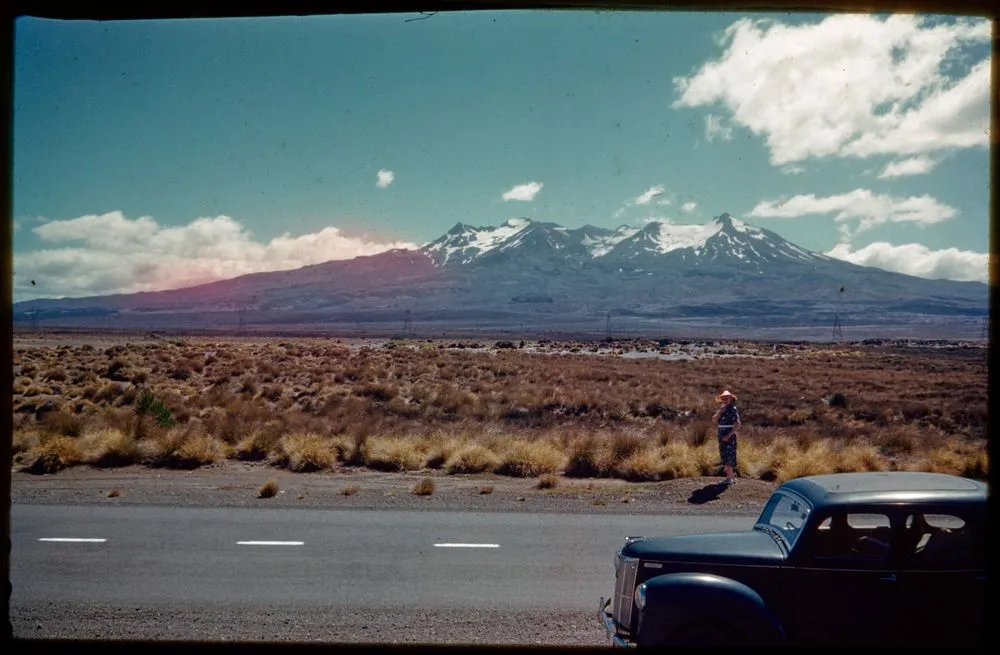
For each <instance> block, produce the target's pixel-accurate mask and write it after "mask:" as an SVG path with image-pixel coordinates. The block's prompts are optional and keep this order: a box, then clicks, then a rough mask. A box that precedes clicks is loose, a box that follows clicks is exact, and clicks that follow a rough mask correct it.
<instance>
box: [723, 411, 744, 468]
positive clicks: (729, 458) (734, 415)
mask: <svg viewBox="0 0 1000 655" xmlns="http://www.w3.org/2000/svg"><path fill="white" fill-rule="evenodd" d="M739 420H740V410H738V409H736V404H735V403H729V404H728V405H726V406H725V407H723V408H722V413H721V414H719V457H721V458H722V465H723V466H736V435H735V434H733V438H732V439H730V440H729V441H723V440H722V438H723V437H724V436H726V435H727V434H729V431H730V430H732V429H733V428H734V427H735V426H736V422H737V421H739Z"/></svg>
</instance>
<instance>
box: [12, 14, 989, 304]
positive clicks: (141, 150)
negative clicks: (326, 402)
mask: <svg viewBox="0 0 1000 655" xmlns="http://www.w3.org/2000/svg"><path fill="white" fill-rule="evenodd" d="M14 46H15V54H14V101H13V110H14V112H13V128H14V129H13V138H14V144H13V216H14V224H13V230H14V232H13V264H14V300H15V301H19V300H25V299H29V298H37V297H69V296H93V295H104V294H110V293H131V292H137V291H152V290H160V289H167V288H178V287H184V286H190V285H193V284H198V283H203V282H208V281H212V280H217V279H223V278H231V277H235V276H238V275H242V274H246V273H252V272H259V271H270V270H279V269H290V268H297V267H300V266H305V265H309V264H315V263H319V262H323V261H329V260H333V259H347V258H351V257H355V256H359V255H371V254H376V253H378V252H382V251H384V250H388V249H391V248H415V247H419V246H421V245H423V244H425V243H427V242H429V241H431V240H433V239H435V238H437V237H439V236H441V235H442V234H444V233H445V232H446V231H447V230H448V229H450V228H451V227H452V226H454V225H455V224H456V223H458V222H462V223H465V224H469V225H475V226H489V225H499V224H501V223H503V222H504V221H506V220H508V219H509V218H512V217H527V218H531V219H533V220H537V221H551V222H555V223H558V224H560V225H563V226H565V227H567V228H575V227H581V226H583V225H587V224H590V225H594V226H599V227H606V228H615V227H618V226H621V225H636V226H639V225H642V224H643V223H645V222H646V221H649V220H661V221H670V222H673V223H678V224H701V223H705V222H707V221H709V220H711V219H712V217H714V216H718V215H720V214H722V213H724V212H728V213H729V214H731V215H733V216H734V217H737V218H740V219H742V220H745V221H747V222H749V223H752V224H754V225H757V226H759V227H762V228H765V229H769V230H773V231H775V232H777V233H778V234H780V235H781V236H783V237H785V238H786V239H789V240H790V241H792V242H793V243H796V244H798V245H800V246H802V247H805V248H808V249H809V250H813V251H815V252H820V253H825V254H828V255H831V256H834V257H838V258H841V259H845V260H848V261H852V262H854V263H858V264H863V265H869V266H878V267H880V268H885V269H888V270H895V271H900V272H903V273H909V274H912V275H920V276H923V277H933V278H947V279H954V280H973V281H982V282H985V281H986V280H987V266H986V262H987V253H988V233H989V210H988V201H989V198H988V181H989V160H988V157H989V98H990V78H989V74H990V73H989V69H990V23H989V21H988V20H987V19H976V18H972V19H969V18H954V17H942V16H934V17H927V16H925V17H916V16H912V15H910V16H907V15H896V16H890V15H867V14H859V15H819V14H782V13H774V14H767V13H761V14H735V13H681V12H583V11H551V12H541V11H481V12H480V11H477V12H458V13H439V14H435V15H433V16H429V17H428V16H421V15H417V14H392V15H355V16H309V17H284V18H282V17H278V18H241V19H197V20H154V21H117V22H94V21H54V20H43V19H36V18H30V17H22V18H19V19H18V21H17V22H16V23H15V43H14Z"/></svg>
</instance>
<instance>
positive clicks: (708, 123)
mask: <svg viewBox="0 0 1000 655" xmlns="http://www.w3.org/2000/svg"><path fill="white" fill-rule="evenodd" d="M716 137H718V138H720V139H722V140H723V141H729V140H730V139H732V138H733V128H732V126H730V125H726V124H725V123H723V120H722V118H721V117H719V116H715V115H713V114H709V115H708V116H706V117H705V139H706V140H708V141H709V143H711V142H712V141H715V139H716Z"/></svg>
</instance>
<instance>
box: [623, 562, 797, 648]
mask: <svg viewBox="0 0 1000 655" xmlns="http://www.w3.org/2000/svg"><path fill="white" fill-rule="evenodd" d="M641 586H643V587H644V593H645V605H644V606H643V608H642V609H641V610H640V612H639V623H638V630H637V635H636V642H637V643H638V644H639V645H640V646H649V645H657V644H664V643H668V642H669V641H670V640H671V638H672V635H675V634H677V632H678V631H680V630H682V629H683V628H685V627H686V626H690V625H693V624H696V623H697V624H701V625H705V624H708V625H713V624H714V625H716V626H717V627H718V629H719V630H720V631H722V630H723V627H724V626H731V627H732V628H734V629H736V630H738V631H739V633H740V636H741V637H742V638H744V639H745V640H746V641H747V642H749V643H750V644H752V645H755V646H756V645H765V646H766V645H780V644H783V643H784V642H785V631H784V629H783V628H782V626H781V623H780V622H779V621H778V619H777V617H775V616H774V614H773V613H772V612H771V611H770V610H769V609H768V608H767V606H766V605H765V604H764V601H763V599H762V598H761V597H760V595H759V594H758V593H757V592H756V591H754V590H753V589H751V588H750V587H748V586H747V585H745V584H743V583H742V582H738V581H736V580H732V579H730V578H726V577H722V576H718V575H712V574H706V573H668V574H665V575H660V576H657V577H655V578H650V579H649V580H647V581H646V582H644V583H643V584H642V585H641ZM636 593H639V590H637V591H636Z"/></svg>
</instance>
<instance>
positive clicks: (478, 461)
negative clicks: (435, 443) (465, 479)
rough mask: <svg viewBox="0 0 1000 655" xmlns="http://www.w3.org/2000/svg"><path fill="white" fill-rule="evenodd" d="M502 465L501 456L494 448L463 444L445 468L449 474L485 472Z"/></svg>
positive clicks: (446, 463) (449, 459)
mask: <svg viewBox="0 0 1000 655" xmlns="http://www.w3.org/2000/svg"><path fill="white" fill-rule="evenodd" d="M499 465H500V458H499V457H498V456H497V454H496V453H494V452H493V451H492V450H490V449H489V448H487V447H486V446H483V445H481V444H477V443H472V444H466V445H465V446H462V447H461V448H459V449H458V450H456V451H455V452H454V453H452V455H451V457H449V458H448V461H447V462H445V465H444V470H445V471H446V472H448V473H449V474H457V473H485V472H486V471H492V470H494V469H495V468H496V467H497V466H499Z"/></svg>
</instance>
